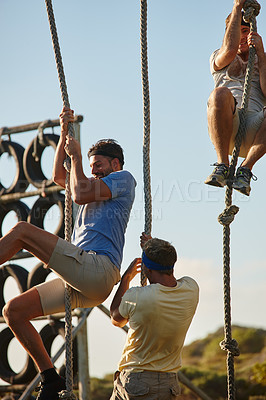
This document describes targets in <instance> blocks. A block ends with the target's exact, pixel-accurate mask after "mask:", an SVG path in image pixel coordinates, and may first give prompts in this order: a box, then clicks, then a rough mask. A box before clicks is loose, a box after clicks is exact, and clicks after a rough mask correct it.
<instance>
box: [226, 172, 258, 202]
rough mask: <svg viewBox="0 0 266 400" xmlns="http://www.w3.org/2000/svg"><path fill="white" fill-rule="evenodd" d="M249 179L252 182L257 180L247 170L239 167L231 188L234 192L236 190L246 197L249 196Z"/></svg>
mask: <svg viewBox="0 0 266 400" xmlns="http://www.w3.org/2000/svg"><path fill="white" fill-rule="evenodd" d="M251 178H252V179H253V180H254V181H256V180H257V179H258V178H257V177H256V176H255V175H253V174H252V172H251V171H250V169H249V168H246V167H239V168H238V169H237V171H236V176H235V178H234V182H233V185H232V187H233V188H234V189H235V190H238V191H239V192H241V193H243V194H245V195H246V196H249V194H250V191H251V187H250V181H251Z"/></svg>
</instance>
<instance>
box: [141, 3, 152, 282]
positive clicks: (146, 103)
mask: <svg viewBox="0 0 266 400" xmlns="http://www.w3.org/2000/svg"><path fill="white" fill-rule="evenodd" d="M140 42H141V76H142V95H143V183H144V206H145V207H144V213H145V215H144V218H145V222H144V233H146V234H147V235H150V234H151V227H152V200H151V176H150V92H149V76H148V44H147V0H141V1H140ZM146 283H147V279H146V276H145V274H144V272H143V270H142V271H141V285H142V286H145V285H146Z"/></svg>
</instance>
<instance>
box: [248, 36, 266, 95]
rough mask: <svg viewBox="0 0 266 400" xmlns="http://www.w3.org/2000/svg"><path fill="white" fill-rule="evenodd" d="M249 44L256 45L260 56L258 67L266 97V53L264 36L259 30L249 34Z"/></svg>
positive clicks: (261, 85)
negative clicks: (265, 50)
mask: <svg viewBox="0 0 266 400" xmlns="http://www.w3.org/2000/svg"><path fill="white" fill-rule="evenodd" d="M248 45H249V46H254V47H255V49H256V53H257V56H258V67H259V73H260V87H261V90H262V93H263V95H264V97H266V54H265V52H264V46H263V41H262V37H261V36H260V35H259V34H258V33H257V32H250V34H249V35H248Z"/></svg>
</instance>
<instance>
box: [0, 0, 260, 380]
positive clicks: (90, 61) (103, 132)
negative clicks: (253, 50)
mask: <svg viewBox="0 0 266 400" xmlns="http://www.w3.org/2000/svg"><path fill="white" fill-rule="evenodd" d="M232 4H233V1H232V0H230V1H229V0H224V1H223V2H216V1H213V0H205V1H204V2H203V3H200V4H199V2H197V1H195V0H192V1H191V2H183V3H182V2H177V1H175V0H164V1H158V0H152V1H150V2H149V5H148V53H149V80H150V96H151V175H152V198H153V215H154V216H153V228H152V235H153V236H156V237H159V238H163V239H167V240H169V241H171V242H172V243H173V245H175V247H176V248H177V251H178V254H179V263H178V264H177V266H176V276H177V277H178V276H183V275H190V276H192V277H194V278H195V279H196V280H197V281H198V283H199V285H200V290H201V295H200V303H199V306H198V310H197V314H196V316H195V318H194V320H193V322H192V325H191V328H190V330H189V332H188V335H187V343H189V342H191V341H192V340H195V339H199V338H202V337H204V336H205V335H206V334H208V333H210V332H213V331H214V330H216V329H217V328H218V327H220V326H221V325H223V293H222V291H223V284H222V227H221V225H219V223H218V222H217V217H218V215H219V214H220V212H221V211H222V210H223V209H224V190H223V189H219V188H213V187H210V186H207V185H204V183H203V182H204V180H205V178H206V176H207V175H209V173H210V171H211V169H212V167H211V166H210V164H212V163H213V162H215V161H216V155H215V151H214V149H213V146H212V144H211V142H210V140H209V137H208V132H207V118H206V102H207V99H208V96H209V94H210V92H211V90H212V89H213V80H212V76H211V74H210V71H209V57H210V54H211V53H212V51H214V50H215V49H217V48H219V47H220V45H221V42H222V37H223V33H224V19H225V18H226V16H227V15H228V14H229V13H230V11H231V8H232ZM262 6H263V5H262ZM0 11H1V16H2V21H1V25H0V36H1V38H2V40H1V54H2V62H1V64H0V76H1V86H0V87H1V96H0V110H1V112H0V126H1V127H3V126H16V125H21V124H26V123H30V122H37V121H42V120H46V119H48V118H50V119H54V118H57V117H58V115H59V113H60V111H61V108H62V101H61V96H60V90H59V84H58V79H57V72H56V67H55V61H54V55H53V50H52V45H51V38H50V32H49V27H48V22H47V16H46V10H45V4H44V1H43V2H42V1H36V0H28V1H26V2H21V1H18V0H8V1H7V0H2V1H1V3H0ZM54 11H55V16H56V22H57V28H58V35H59V41H60V46H61V51H62V56H63V63H64V67H65V74H66V80H67V85H68V92H69V98H70V103H71V106H72V108H73V109H74V110H75V112H76V114H81V115H83V116H84V121H83V123H82V124H81V145H82V154H83V165H84V170H85V172H86V173H87V174H88V175H89V173H90V171H89V165H88V161H87V157H86V153H87V150H88V148H89V146H90V145H91V144H92V143H95V141H96V140H98V139H99V138H104V137H112V138H115V139H117V140H118V142H119V143H121V145H122V147H123V148H124V151H125V159H126V165H125V168H126V169H128V170H129V171H131V172H132V173H133V175H134V176H135V178H136V180H137V182H138V186H137V192H136V200H135V203H134V206H133V210H132V215H131V219H130V222H129V226H128V230H127V234H126V245H125V251H124V260H123V264H122V272H123V271H124V270H125V268H126V267H127V265H128V264H129V262H130V261H131V260H132V259H133V258H134V257H136V256H139V255H140V248H139V235H140V233H141V231H142V230H143V225H144V220H143V209H144V203H143V184H142V137H143V128H142V89H141V73H140V44H139V18H140V17H139V2H137V1H132V0H131V1H129V0H114V1H110V0H99V1H97V2H92V1H90V0H76V1H75V2H73V1H70V0H64V1H62V0H61V1H60V0H55V1H54ZM265 14H266V11H265V8H262V10H261V13H260V15H259V17H258V32H259V33H260V34H261V35H262V36H263V37H264V38H265V37H266V27H265V25H264V26H263V24H262V21H265V16H266V15H265ZM58 133H59V132H58ZM32 138H33V134H20V135H16V136H13V137H12V140H14V141H17V142H19V143H21V144H22V145H23V146H24V147H26V146H27V145H28V143H29V141H30V140H31V139H32ZM52 157H53V154H52V153H51V154H48V155H47V156H46V158H47V159H45V160H43V167H44V168H45V169H46V170H47V171H48V173H49V171H51V164H52ZM265 166H266V161H265V158H263V159H261V160H260V161H259V162H258V163H257V164H256V165H255V167H254V171H253V172H254V174H255V175H257V176H258V181H257V182H253V183H252V192H251V196H250V198H247V197H245V196H243V195H241V194H239V193H234V197H233V202H234V204H236V205H238V206H239V207H240V212H239V213H238V215H237V216H236V218H235V221H234V223H233V224H232V225H231V268H232V320H233V323H235V324H241V325H245V326H257V327H261V328H264V329H266V321H265V306H266V300H265V278H266V268H265V267H266V265H265V264H266V257H265V222H266V216H265V197H266V177H265ZM0 168H1V169H0V172H1V174H3V171H6V167H5V165H4V164H3V161H1V160H0ZM1 179H2V178H1ZM25 202H26V201H25ZM27 202H28V204H31V203H30V202H31V201H30V200H29V201H27ZM36 264H37V260H35V262H34V261H33V260H31V261H26V262H25V261H24V262H23V266H25V267H26V268H27V269H29V270H30V269H31V268H32V267H33V266H34V265H36ZM21 265H22V263H21ZM138 282H139V280H138V279H137V280H136V282H135V284H138ZM112 297H113V294H112V295H111V296H110V297H109V299H108V300H107V301H106V302H105V305H106V306H107V307H108V306H109V304H110V300H111V299H112ZM0 329H2V328H1V327H0ZM88 332H89V346H90V371H91V374H92V375H93V376H102V375H103V374H105V373H108V372H113V371H114V370H115V369H116V365H117V363H118V360H119V357H120V354H121V351H122V347H123V344H124V341H125V334H124V332H120V330H119V329H118V328H115V327H113V326H111V324H110V322H109V321H108V318H107V317H106V316H105V315H102V314H101V312H100V311H99V310H94V311H93V312H92V314H91V316H90V317H89V321H88ZM107 354H108V357H106V355H107Z"/></svg>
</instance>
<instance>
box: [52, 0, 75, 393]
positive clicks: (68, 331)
mask: <svg viewBox="0 0 266 400" xmlns="http://www.w3.org/2000/svg"><path fill="white" fill-rule="evenodd" d="M45 3H46V10H47V15H48V21H49V26H50V31H51V37H52V43H53V49H54V54H55V62H56V68H57V72H58V78H59V84H60V90H61V97H62V100H63V105H64V107H68V108H70V103H69V99H68V93H67V85H66V80H65V74H64V68H63V62H62V57H61V52H60V46H59V41H58V36H57V29H56V24H55V18H54V12H53V6H52V1H51V0H45ZM68 135H70V136H73V137H74V135H75V133H74V127H73V125H72V124H69V125H68ZM65 168H66V186H65V240H67V241H68V242H70V240H71V230H72V200H71V191H70V182H69V175H70V174H69V172H70V160H69V159H68V161H67V162H66V163H65ZM65 311H66V315H65V343H66V390H64V391H62V392H61V393H60V398H62V399H76V396H75V395H74V393H73V360H72V314H71V287H70V286H69V285H68V284H67V283H65Z"/></svg>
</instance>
